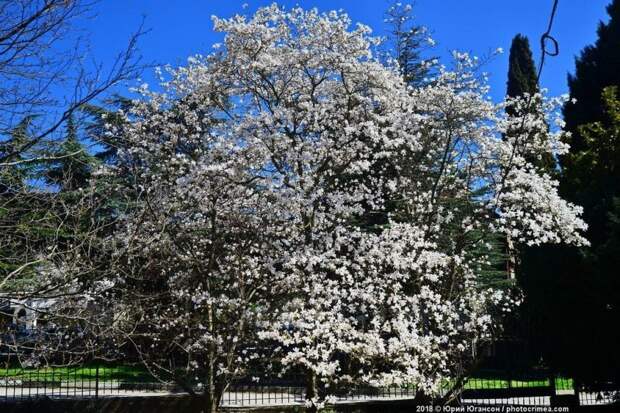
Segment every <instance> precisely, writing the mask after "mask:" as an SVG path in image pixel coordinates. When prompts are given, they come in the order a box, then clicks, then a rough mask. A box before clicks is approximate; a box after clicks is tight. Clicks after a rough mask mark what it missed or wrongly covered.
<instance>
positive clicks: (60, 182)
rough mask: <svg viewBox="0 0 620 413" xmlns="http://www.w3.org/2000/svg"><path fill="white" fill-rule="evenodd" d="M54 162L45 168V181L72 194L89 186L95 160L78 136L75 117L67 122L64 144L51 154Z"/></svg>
mask: <svg viewBox="0 0 620 413" xmlns="http://www.w3.org/2000/svg"><path fill="white" fill-rule="evenodd" d="M51 155H52V158H53V160H51V161H50V162H49V165H46V166H45V170H44V172H43V173H44V175H45V180H46V181H47V183H48V184H50V185H55V186H57V187H58V188H59V190H60V191H61V192H65V193H66V192H71V191H75V190H78V189H80V188H84V187H86V185H88V180H89V178H90V175H91V171H92V169H93V167H94V166H95V165H94V162H95V158H94V157H93V156H91V155H90V154H89V153H88V150H87V148H86V146H85V145H84V143H83V142H82V141H81V140H80V138H79V136H78V129H77V125H76V124H75V116H74V115H73V114H72V115H70V116H69V118H68V119H67V122H66V135H65V137H64V138H63V140H62V143H61V144H60V145H59V147H58V148H57V149H55V150H54V152H53V153H52V154H51Z"/></svg>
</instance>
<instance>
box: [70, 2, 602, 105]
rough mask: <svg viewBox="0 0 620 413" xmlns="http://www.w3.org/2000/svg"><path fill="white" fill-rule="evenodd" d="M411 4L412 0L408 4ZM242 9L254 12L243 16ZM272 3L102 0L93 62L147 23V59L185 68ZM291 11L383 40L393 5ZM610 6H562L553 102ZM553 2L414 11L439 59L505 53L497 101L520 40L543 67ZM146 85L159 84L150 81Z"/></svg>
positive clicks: (497, 67)
mask: <svg viewBox="0 0 620 413" xmlns="http://www.w3.org/2000/svg"><path fill="white" fill-rule="evenodd" d="M403 2H404V3H406V1H405V0H403ZM243 3H247V4H248V6H249V7H248V8H247V9H246V10H245V11H244V10H242V5H243ZM271 3H272V1H270V0H247V1H237V0H103V1H101V2H100V3H98V4H96V6H95V12H96V13H97V15H96V16H95V17H94V18H92V19H89V20H87V21H82V22H81V25H82V26H84V28H85V29H86V30H87V31H89V32H90V33H91V42H92V53H93V55H94V56H93V57H95V58H96V59H98V60H101V61H103V62H106V61H111V60H112V59H113V57H114V53H116V52H118V51H119V50H121V49H122V48H123V46H124V45H125V43H126V41H127V38H128V36H129V34H130V33H131V32H132V31H134V30H135V29H136V28H137V27H138V26H139V24H140V22H141V21H142V18H143V16H144V17H145V27H146V28H147V29H150V32H149V33H148V34H146V35H145V36H144V37H143V39H142V41H141V43H140V49H141V52H142V55H143V56H144V59H145V60H147V61H154V62H157V63H159V64H165V63H170V64H172V65H178V64H183V63H184V62H185V61H186V59H187V57H188V56H190V55H193V54H196V53H202V54H206V53H208V52H209V49H210V46H211V45H212V44H213V43H216V42H219V41H220V40H221V37H220V36H219V35H218V34H216V33H214V32H213V30H212V23H211V19H210V16H211V15H218V16H223V17H227V16H231V15H233V14H235V13H237V12H247V13H251V12H252V11H253V10H255V9H256V8H257V7H260V6H263V5H268V4H271ZM278 3H279V4H281V5H284V6H286V7H292V6H295V5H297V4H299V5H301V6H302V7H304V8H311V7H317V8H319V9H320V10H323V11H327V10H332V9H341V8H342V9H344V10H345V11H347V12H348V14H349V15H350V16H351V18H352V20H353V22H361V23H364V24H367V25H369V26H370V27H372V28H373V30H374V33H375V34H377V35H382V34H384V30H385V25H384V23H383V13H384V11H385V9H386V8H387V5H388V4H389V1H387V0H331V1H330V0H295V1H293V0H281V1H279V2H278ZM607 3H608V1H607V0H560V2H559V8H558V13H557V17H556V21H555V24H554V29H553V34H554V36H555V37H556V39H557V40H558V42H559V44H560V55H559V56H558V57H552V58H548V59H547V63H546V66H545V70H544V73H543V76H542V79H541V85H542V86H543V87H546V88H548V89H549V91H550V93H551V94H552V95H559V94H562V93H566V92H567V86H566V75H567V73H568V72H569V71H572V70H573V68H574V57H575V56H576V55H577V54H578V53H579V51H580V50H581V49H582V48H583V47H584V46H586V45H588V44H591V43H592V42H593V41H594V40H595V39H596V27H597V25H598V22H599V21H600V20H604V21H606V19H607V14H606V13H605V5H606V4H607ZM551 5H552V0H510V1H508V0H417V1H416V2H415V6H414V11H415V15H416V17H417V21H418V23H419V24H423V25H425V26H428V27H429V28H430V29H431V30H432V31H433V33H434V34H433V38H434V39H435V40H436V41H437V49H436V53H435V54H437V55H439V56H440V57H442V56H447V54H448V53H449V51H451V50H455V49H456V50H461V51H468V52H471V53H472V54H475V55H477V56H483V55H485V54H488V52H489V51H491V50H494V49H496V48H498V47H502V48H503V49H504V50H505V53H504V55H501V56H499V57H497V58H495V60H494V61H492V62H490V63H489V64H488V65H487V67H486V68H485V71H487V72H489V73H490V76H491V77H490V82H491V87H492V96H493V98H494V99H496V100H497V99H500V98H501V97H503V95H504V93H505V83H506V72H507V61H508V50H509V48H510V41H511V39H512V37H513V36H514V35H515V34H516V33H523V34H525V35H527V36H528V37H529V38H530V42H531V44H532V48H533V52H534V55H535V58H536V60H537V61H538V59H539V53H540V48H539V44H538V43H539V37H540V35H541V34H542V33H543V32H544V31H545V29H546V26H547V22H548V18H549V14H550V10H551ZM144 79H145V80H147V81H150V80H151V79H152V76H151V75H149V74H148V73H145V75H144Z"/></svg>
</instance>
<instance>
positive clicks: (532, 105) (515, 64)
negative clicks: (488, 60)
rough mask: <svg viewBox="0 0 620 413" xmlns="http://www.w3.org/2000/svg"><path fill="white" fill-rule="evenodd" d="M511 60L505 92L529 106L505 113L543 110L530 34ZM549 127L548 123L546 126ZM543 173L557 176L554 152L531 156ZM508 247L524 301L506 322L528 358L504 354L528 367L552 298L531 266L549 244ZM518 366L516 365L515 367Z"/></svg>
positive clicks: (519, 39) (520, 39)
mask: <svg viewBox="0 0 620 413" xmlns="http://www.w3.org/2000/svg"><path fill="white" fill-rule="evenodd" d="M508 60H509V63H508V81H507V85H506V95H507V96H508V97H509V98H513V99H515V98H516V99H523V100H525V102H526V106H525V107H524V108H522V109H521V110H519V108H517V107H515V106H508V107H507V108H506V113H507V114H508V116H510V117H515V118H518V117H520V116H521V115H523V113H520V112H523V111H527V112H528V113H534V114H535V113H539V112H540V99H539V97H538V96H537V94H538V93H539V86H538V79H537V73H536V64H535V62H534V58H533V56H532V51H531V49H530V43H529V40H528V38H527V37H525V36H523V35H521V34H517V35H516V36H515V37H514V38H513V39H512V44H511V46H510V54H509V59H508ZM519 128H521V125H519V124H517V125H516V126H515V130H513V131H511V130H509V131H508V134H513V133H518V129H519ZM545 129H546V125H545ZM530 161H532V163H533V164H534V165H536V166H537V167H538V168H540V170H541V171H542V172H544V173H547V174H549V175H551V176H554V175H555V160H554V158H553V156H552V155H549V154H547V155H546V156H545V157H544V158H542V159H531V160H530ZM506 247H507V250H508V270H509V271H508V272H509V276H510V277H511V278H512V277H515V276H516V278H517V283H518V285H519V287H520V288H521V289H522V291H523V303H522V304H521V306H520V307H519V311H518V313H517V314H515V316H514V317H512V318H511V319H510V320H509V322H508V325H507V334H508V335H509V336H511V337H510V339H514V338H517V339H521V340H524V341H525V342H524V343H519V345H524V344H525V345H527V351H523V352H522V353H521V354H524V355H525V357H524V359H522V360H517V359H516V358H514V357H512V355H510V354H504V355H503V357H504V358H505V359H507V360H510V362H511V363H525V364H527V365H528V366H527V367H529V366H530V365H531V364H533V363H535V362H537V361H538V360H539V358H540V354H541V352H540V348H539V342H540V339H541V338H540V337H539V336H540V334H541V329H542V328H544V325H542V324H541V320H545V316H544V314H545V313H546V310H547V307H548V306H549V303H550V302H551V300H550V299H549V297H548V295H547V293H548V291H547V289H546V288H544V285H545V283H546V282H547V278H548V277H549V274H548V273H547V272H541V271H539V270H538V268H539V267H537V266H534V265H532V263H538V261H540V258H541V257H543V256H545V255H546V254H548V248H551V247H549V246H546V245H545V246H533V247H530V246H527V245H516V244H515V243H514V242H513V240H512V239H511V238H510V237H508V238H507V240H506ZM515 367H516V366H515Z"/></svg>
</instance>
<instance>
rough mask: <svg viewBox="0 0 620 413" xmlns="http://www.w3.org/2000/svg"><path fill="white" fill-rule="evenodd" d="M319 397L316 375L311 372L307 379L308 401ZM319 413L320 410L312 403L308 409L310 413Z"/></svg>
mask: <svg viewBox="0 0 620 413" xmlns="http://www.w3.org/2000/svg"><path fill="white" fill-rule="evenodd" d="M317 395H318V391H317V386H316V374H315V373H314V372H313V371H309V372H308V376H307V378H306V400H310V399H314V398H315V397H317ZM318 411H319V409H318V408H317V407H316V406H315V405H314V403H312V404H311V405H310V406H309V407H308V409H307V412H308V413H316V412H318Z"/></svg>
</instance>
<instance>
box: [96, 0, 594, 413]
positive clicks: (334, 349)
mask: <svg viewBox="0 0 620 413" xmlns="http://www.w3.org/2000/svg"><path fill="white" fill-rule="evenodd" d="M213 20H214V23H215V28H216V30H217V31H220V32H223V33H225V39H224V42H223V44H222V45H221V47H220V48H218V49H217V51H216V52H214V53H213V54H211V55H209V56H206V57H205V56H195V57H193V58H191V59H189V61H188V65H187V66H185V67H180V68H177V69H170V68H168V70H167V72H168V77H167V80H166V81H165V82H164V83H163V84H162V88H163V90H162V91H152V90H149V88H148V87H146V86H144V87H142V88H140V89H139V92H140V93H142V95H143V99H140V100H138V101H136V102H135V104H134V106H133V108H132V110H131V111H130V112H128V113H127V114H126V118H127V125H126V127H124V128H123V130H122V131H120V133H121V134H122V136H123V137H124V138H125V140H126V143H127V148H128V149H127V150H126V151H125V152H124V153H122V154H121V159H123V166H119V167H116V168H113V169H112V170H108V171H106V173H104V174H102V176H104V177H105V176H107V177H109V176H115V175H116V176H118V177H126V176H129V175H130V176H131V179H129V180H128V181H130V182H129V184H125V186H126V187H127V186H128V187H129V188H130V189H131V191H133V192H134V194H135V195H134V201H135V202H134V203H133V207H132V208H129V209H128V212H127V214H126V215H125V216H123V217H122V220H123V222H124V226H123V230H122V231H120V233H119V234H117V236H116V240H117V241H120V242H121V243H122V244H123V245H124V249H123V254H125V255H126V256H128V257H129V259H128V261H126V262H125V266H124V268H123V270H122V271H120V270H119V271H117V272H116V274H115V275H114V277H116V278H115V281H114V285H115V287H114V288H112V289H117V290H118V291H119V292H120V294H112V295H111V300H115V301H114V303H115V304H111V307H115V306H118V302H119V301H118V300H119V295H120V296H121V298H124V301H123V305H124V306H126V310H125V313H124V314H126V318H125V319H121V320H119V321H118V324H117V327H118V328H119V329H124V330H123V331H125V332H126V333H127V334H133V333H140V334H143V335H144V336H145V337H148V338H149V339H148V340H146V341H144V342H142V341H140V340H135V342H136V343H137V344H136V345H137V346H138V347H139V348H140V351H141V354H143V356H144V358H145V360H150V359H149V357H151V358H153V359H155V358H157V356H161V355H162V354H164V352H166V351H169V349H170V348H175V349H177V350H179V351H181V353H182V354H184V357H186V358H187V360H189V362H188V363H187V366H186V369H187V370H189V371H192V372H196V373H195V374H194V373H192V374H193V375H194V376H199V377H200V378H201V379H200V381H201V382H203V380H202V377H207V378H206V379H205V381H204V384H205V385H206V386H205V389H206V390H205V391H209V388H210V387H209V386H210V385H213V386H215V385H217V383H218V380H219V378H222V377H232V376H234V375H235V374H241V373H242V372H243V369H245V368H247V366H248V365H250V364H251V363H253V362H255V361H256V359H260V358H261V357H264V356H261V355H260V354H258V351H257V350H256V349H258V348H270V349H273V352H272V351H271V350H270V352H271V353H272V354H271V356H272V357H273V358H275V359H276V362H277V363H279V364H281V365H283V366H284V367H285V368H303V369H304V370H305V371H306V372H310V374H311V375H313V376H314V377H317V378H319V381H320V382H323V383H330V382H352V383H364V384H370V385H374V386H383V385H391V384H405V383H407V384H410V385H413V386H414V388H416V389H418V390H420V391H424V392H425V393H427V394H436V393H438V392H439V390H440V386H441V384H442V383H445V380H446V379H447V378H451V377H454V376H455V375H457V374H458V368H459V366H460V365H461V362H462V361H463V360H464V359H466V358H468V357H471V353H472V345H474V344H473V343H475V342H476V341H479V340H480V339H483V338H485V337H489V336H490V335H491V334H492V331H493V329H494V328H495V321H496V318H495V315H496V314H497V313H496V310H497V309H498V308H501V307H502V306H504V304H505V299H506V297H504V294H502V292H501V291H498V290H493V289H485V288H482V287H481V282H480V279H479V275H478V273H477V269H478V268H480V266H481V265H486V264H487V262H486V261H487V258H485V257H484V256H482V257H481V256H480V254H475V251H478V250H479V249H481V248H482V249H484V248H486V245H487V244H486V242H487V240H488V236H489V234H490V235H491V236H496V237H499V238H501V237H505V236H510V237H511V238H512V239H513V240H515V241H518V242H520V243H523V244H540V243H545V242H548V243H558V242H568V243H573V244H583V243H585V242H586V241H585V240H584V238H583V237H582V235H581V233H582V231H583V229H584V228H585V224H584V223H583V221H582V220H581V219H580V217H579V216H580V214H581V209H580V208H579V207H577V206H575V205H572V204H570V203H568V202H566V201H564V200H563V199H562V198H561V197H560V196H559V195H558V191H557V182H555V181H553V179H552V178H551V177H549V176H548V175H546V174H544V173H543V171H540V170H538V169H537V167H536V166H535V165H534V164H532V159H535V158H536V157H540V156H542V155H543V154H545V153H555V152H558V151H566V147H565V146H564V145H563V144H561V143H560V141H559V133H560V132H548V128H547V127H546V125H549V124H553V116H555V115H554V113H555V112H554V111H555V110H556V109H557V104H558V101H557V100H544V99H543V98H542V97H541V96H538V97H537V98H536V99H537V101H540V102H544V103H541V106H542V107H543V109H544V110H543V111H542V112H539V113H538V114H533V115H528V116H525V117H523V118H517V119H515V118H514V117H512V118H510V117H506V116H505V115H504V109H505V107H506V105H526V104H527V102H526V101H525V100H522V101H512V102H507V103H501V104H494V103H492V102H491V101H490V100H489V99H488V97H487V89H488V88H487V86H486V85H485V84H484V83H481V81H480V79H479V77H478V76H477V75H476V71H475V61H474V59H470V58H469V56H467V55H466V54H461V53H458V54H455V58H456V59H457V62H456V65H455V69H454V70H448V69H445V68H440V69H439V73H438V74H437V77H436V78H435V79H433V80H432V81H431V82H430V83H429V84H428V85H427V86H423V87H420V88H416V89H412V88H410V87H407V85H406V84H405V83H404V81H403V79H402V78H401V77H400V76H399V74H398V70H397V68H393V67H386V66H385V65H383V64H381V63H380V62H379V60H377V59H375V58H374V55H373V49H374V47H375V45H376V44H377V41H376V39H374V38H372V37H370V30H369V28H368V27H366V26H363V25H358V26H356V27H355V28H353V29H351V28H350V20H349V18H348V17H347V16H346V15H344V14H342V13H336V12H330V13H327V14H321V13H319V12H317V11H316V10H310V11H305V10H302V9H299V8H294V9H292V10H290V11H286V10H283V9H281V8H279V7H277V6H275V5H274V6H270V7H266V8H262V9H259V10H258V11H257V12H256V14H255V15H254V16H253V17H252V18H247V17H242V16H235V17H233V18H230V19H219V18H214V19H213ZM542 125H545V127H541V126H542ZM508 131H511V133H507V132H508ZM515 131H517V132H515ZM128 174H129V175H128ZM126 187H125V189H124V190H127V188H126ZM118 189H123V185H120V187H119V188H118ZM480 234H483V235H480ZM136 279H137V280H139V281H136ZM106 285H107V284H106ZM145 285H150V286H152V289H151V290H150V291H149V290H148V288H146V287H145ZM136 326H137V327H136ZM145 343H148V346H152V350H149V349H148V348H147V345H146V344H145ZM205 371H206V372H209V373H208V374H207V373H204V372H205ZM203 373H204V374H203ZM211 390H213V388H211ZM309 397H310V398H312V397H314V398H316V397H317V396H316V395H309ZM315 402H316V403H319V399H316V400H315ZM316 403H315V404H316Z"/></svg>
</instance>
